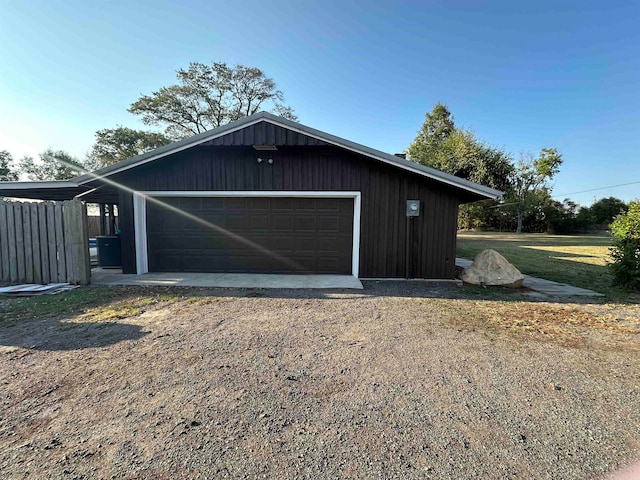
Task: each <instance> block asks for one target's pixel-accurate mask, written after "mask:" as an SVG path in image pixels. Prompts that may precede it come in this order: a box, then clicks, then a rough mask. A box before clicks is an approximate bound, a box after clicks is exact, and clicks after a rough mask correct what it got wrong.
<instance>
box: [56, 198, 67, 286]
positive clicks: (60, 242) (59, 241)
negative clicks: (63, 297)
mask: <svg viewBox="0 0 640 480" xmlns="http://www.w3.org/2000/svg"><path fill="white" fill-rule="evenodd" d="M53 210H54V212H55V226H56V250H57V260H58V282H66V281H67V259H66V255H65V254H64V234H65V232H64V228H63V227H62V202H55V203H54V204H53Z"/></svg>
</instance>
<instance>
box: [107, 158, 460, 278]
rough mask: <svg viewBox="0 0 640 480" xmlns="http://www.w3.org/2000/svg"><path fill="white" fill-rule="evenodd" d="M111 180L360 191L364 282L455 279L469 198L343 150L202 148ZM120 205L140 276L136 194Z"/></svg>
mask: <svg viewBox="0 0 640 480" xmlns="http://www.w3.org/2000/svg"><path fill="white" fill-rule="evenodd" d="M258 159H261V160H262V161H259V160H258ZM269 160H271V161H272V162H269ZM112 179H113V180H114V181H117V182H119V183H121V184H123V185H125V186H127V187H128V188H131V189H134V190H136V191H155V192H157V191H238V190H242V191H248V190H251V191H357V192H361V195H362V210H361V223H360V234H361V240H360V266H359V272H360V274H359V276H360V278H403V277H405V276H408V277H411V278H453V277H454V273H455V248H456V231H457V211H458V205H459V202H460V200H461V199H463V198H464V192H461V191H460V190H458V189H456V188H455V187H450V186H448V185H444V184H442V183H440V182H436V181H433V180H430V179H426V178H424V177H422V176H419V175H416V174H413V173H411V172H407V171H405V170H402V169H400V168H397V167H394V166H390V165H385V164H382V163H380V162H378V161H376V160H373V159H370V158H367V157H365V156H362V155H358V154H355V153H351V152H349V151H345V150H343V149H340V148H338V147H334V146H328V145H301V146H278V150H276V151H257V150H255V149H254V148H252V147H251V146H242V145H228V146H224V145H223V146H217V145H216V146H199V147H194V148H191V149H189V150H185V151H183V152H180V153H176V154H173V155H170V156H167V157H165V158H162V159H158V160H155V161H153V162H150V163H148V164H145V165H141V166H138V167H136V168H133V169H130V170H127V171H124V172H121V173H118V174H116V175H114V176H113V177H112ZM406 200H420V201H421V206H422V211H421V214H420V216H418V217H414V218H412V219H411V220H410V221H409V222H407V218H406V216H405V208H406ZM120 205H121V213H120V215H121V230H122V244H123V255H122V258H123V270H124V272H125V273H135V272H136V264H135V258H136V255H135V241H134V225H133V212H132V209H133V202H132V200H131V194H128V193H122V194H121V198H120ZM407 259H408V262H407ZM407 269H408V270H407Z"/></svg>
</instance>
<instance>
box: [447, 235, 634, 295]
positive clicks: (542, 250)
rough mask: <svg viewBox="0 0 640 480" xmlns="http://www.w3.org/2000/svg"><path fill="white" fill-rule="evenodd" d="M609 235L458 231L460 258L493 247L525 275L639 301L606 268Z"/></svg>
mask: <svg viewBox="0 0 640 480" xmlns="http://www.w3.org/2000/svg"><path fill="white" fill-rule="evenodd" d="M609 247H611V237H610V236H609V235H606V234H603V235H546V234H539V233H535V234H532V233H525V234H521V235H516V234H513V233H497V232H459V233H458V249H457V255H458V256H459V257H463V258H468V259H471V260H473V258H474V257H475V256H476V255H477V254H478V253H479V252H481V251H482V250H484V249H487V248H492V249H493V250H496V251H498V252H499V253H500V254H501V255H503V256H504V257H505V258H506V259H507V260H509V261H510V262H511V263H512V264H513V265H515V266H516V267H517V268H518V269H519V270H520V271H521V272H522V273H524V274H527V275H531V276H534V277H540V278H546V279H547V280H553V281H556V282H561V283H567V284H570V285H575V286H577V287H582V288H588V289H590V290H595V291H597V292H600V293H604V294H605V295H607V297H608V298H609V299H615V300H619V301H630V302H638V301H639V300H640V296H639V295H637V294H633V293H629V292H627V291H625V290H623V289H620V288H617V287H614V286H612V284H611V276H610V274H609V272H608V269H607V259H608V258H609Z"/></svg>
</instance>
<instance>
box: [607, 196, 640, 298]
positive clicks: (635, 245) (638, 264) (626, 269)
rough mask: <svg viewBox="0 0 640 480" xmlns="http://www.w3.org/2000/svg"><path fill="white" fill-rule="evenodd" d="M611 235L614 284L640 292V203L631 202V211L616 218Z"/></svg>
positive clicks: (611, 266)
mask: <svg viewBox="0 0 640 480" xmlns="http://www.w3.org/2000/svg"><path fill="white" fill-rule="evenodd" d="M611 233H612V234H613V247H612V248H611V257H612V259H613V261H612V262H611V263H610V264H609V267H610V268H611V273H612V274H613V283H614V284H616V285H621V286H623V287H627V288H630V289H634V290H640V201H634V202H631V203H630V204H629V211H628V212H627V213H625V214H622V215H618V216H617V217H616V219H615V220H614V221H613V223H612V224H611Z"/></svg>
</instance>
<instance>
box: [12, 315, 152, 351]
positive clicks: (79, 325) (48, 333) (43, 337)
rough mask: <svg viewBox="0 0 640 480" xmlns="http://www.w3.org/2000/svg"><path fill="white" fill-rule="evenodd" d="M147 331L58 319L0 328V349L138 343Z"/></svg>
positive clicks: (107, 323)
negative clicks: (4, 347) (1, 347)
mask: <svg viewBox="0 0 640 480" xmlns="http://www.w3.org/2000/svg"><path fill="white" fill-rule="evenodd" d="M148 334H149V332H146V331H143V330H142V327H140V326H139V325H131V324H128V323H120V322H69V321H64V320H62V319H60V318H45V319H38V320H26V321H23V322H17V323H15V324H12V325H8V326H3V327H2V328H1V329H0V346H7V347H10V346H13V347H21V348H26V349H30V350H43V351H69V350H82V349H86V348H101V347H108V346H110V345H115V344H116V343H120V342H124V341H128V340H139V339H141V338H143V337H144V336H145V335H148Z"/></svg>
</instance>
